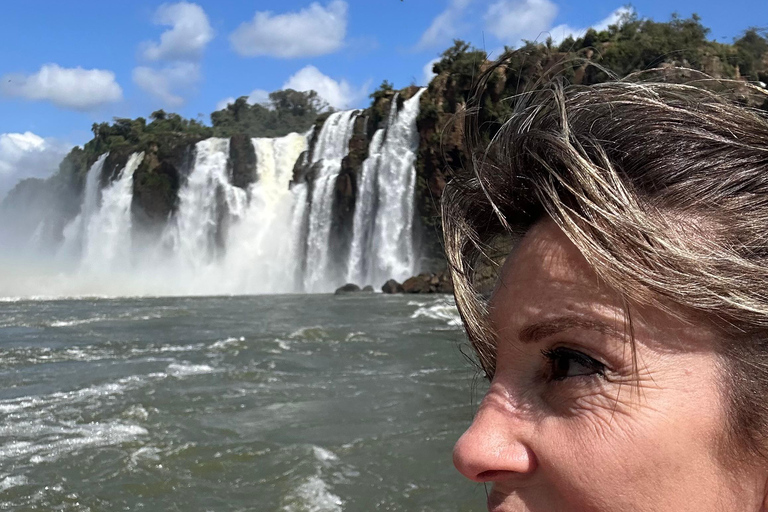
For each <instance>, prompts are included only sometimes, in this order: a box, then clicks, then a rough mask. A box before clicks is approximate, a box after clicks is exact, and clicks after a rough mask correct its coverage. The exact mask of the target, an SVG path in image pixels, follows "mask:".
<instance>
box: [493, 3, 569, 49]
mask: <svg viewBox="0 0 768 512" xmlns="http://www.w3.org/2000/svg"><path fill="white" fill-rule="evenodd" d="M557 11H558V9H557V5H555V4H554V3H553V2H551V1H550V0H499V1H497V2H494V3H493V4H491V6H490V7H488V11H487V12H486V13H485V22H486V27H487V29H488V31H489V32H490V33H491V34H493V35H494V36H496V37H497V38H498V39H499V40H500V41H502V42H504V43H507V44H509V45H511V46H518V45H520V43H521V41H522V40H523V39H526V40H530V41H534V40H538V39H541V36H542V33H545V32H547V30H548V29H549V28H550V27H551V26H552V22H553V21H554V19H555V17H556V16H557ZM548 35H549V34H546V35H545V36H544V37H547V36H548Z"/></svg>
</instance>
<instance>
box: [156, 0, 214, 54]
mask: <svg viewBox="0 0 768 512" xmlns="http://www.w3.org/2000/svg"><path fill="white" fill-rule="evenodd" d="M152 21H153V23H154V24H156V25H163V26H170V27H171V28H170V29H168V30H166V31H165V32H163V33H162V35H161V36H160V43H154V42H146V43H144V45H143V46H144V51H143V52H142V53H143V56H144V58H146V59H148V60H184V59H189V60H196V59H199V58H200V56H201V55H202V53H203V50H204V49H205V47H206V45H207V44H208V43H209V42H210V41H211V40H212V39H213V29H212V28H211V24H210V23H209V21H208V16H207V15H206V14H205V11H204V10H203V8H202V7H200V6H199V5H197V4H191V3H188V2H179V3H176V4H163V5H161V6H160V7H159V8H158V9H157V11H156V12H155V16H154V18H153V20H152Z"/></svg>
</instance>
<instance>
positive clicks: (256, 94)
mask: <svg viewBox="0 0 768 512" xmlns="http://www.w3.org/2000/svg"><path fill="white" fill-rule="evenodd" d="M236 99H237V98H235V97H234V96H230V97H228V98H224V99H223V100H221V101H219V102H218V103H217V104H216V110H222V109H225V108H227V105H229V104H231V103H234V102H235V100H236ZM268 102H269V91H265V90H264V89H254V90H253V91H251V94H249V95H248V103H250V104H251V105H255V104H256V103H259V104H265V103H268Z"/></svg>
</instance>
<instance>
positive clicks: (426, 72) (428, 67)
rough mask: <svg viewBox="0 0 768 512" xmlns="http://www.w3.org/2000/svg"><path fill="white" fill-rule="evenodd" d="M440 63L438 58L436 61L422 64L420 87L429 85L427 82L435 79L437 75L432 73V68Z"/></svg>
mask: <svg viewBox="0 0 768 512" xmlns="http://www.w3.org/2000/svg"><path fill="white" fill-rule="evenodd" d="M438 62H440V57H438V58H436V59H432V60H431V61H429V62H427V63H426V64H424V68H423V69H422V73H423V75H422V85H429V82H431V81H432V79H433V78H435V77H436V76H437V75H436V74H435V72H434V71H432V68H433V67H434V66H435V64H437V63H438Z"/></svg>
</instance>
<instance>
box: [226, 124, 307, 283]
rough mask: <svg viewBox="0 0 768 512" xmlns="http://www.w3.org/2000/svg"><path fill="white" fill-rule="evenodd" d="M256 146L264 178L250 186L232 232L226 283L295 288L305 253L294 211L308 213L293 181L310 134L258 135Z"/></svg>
mask: <svg viewBox="0 0 768 512" xmlns="http://www.w3.org/2000/svg"><path fill="white" fill-rule="evenodd" d="M253 146H254V148H255V150H256V162H257V175H258V180H257V181H256V182H255V183H253V184H252V185H251V186H250V190H249V195H250V201H249V203H248V207H247V209H246V210H245V211H244V212H243V213H242V215H241V217H240V219H239V222H238V223H236V224H234V225H233V226H232V229H231V230H230V232H229V234H228V237H227V254H226V257H225V259H224V262H223V268H222V275H221V282H223V283H225V285H226V287H227V289H228V290H229V292H230V293H254V292H258V293H277V292H289V291H295V290H296V288H297V283H296V275H295V266H296V262H297V261H298V259H299V256H298V250H297V249H298V248H297V247H296V246H295V244H294V240H293V237H292V236H291V235H292V231H291V230H292V229H293V224H294V223H295V222H294V220H293V218H292V215H293V214H294V213H296V214H298V215H302V212H301V211H296V212H294V206H295V205H294V199H295V196H294V195H293V194H292V193H291V191H290V190H289V184H290V181H291V178H292V177H293V167H294V165H295V163H296V161H297V160H298V158H299V155H301V153H302V152H304V151H305V150H306V148H307V136H306V135H299V134H297V133H292V134H290V135H286V136H285V137H281V138H278V139H266V138H259V139H253ZM298 206H299V210H300V209H301V207H303V205H298Z"/></svg>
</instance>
